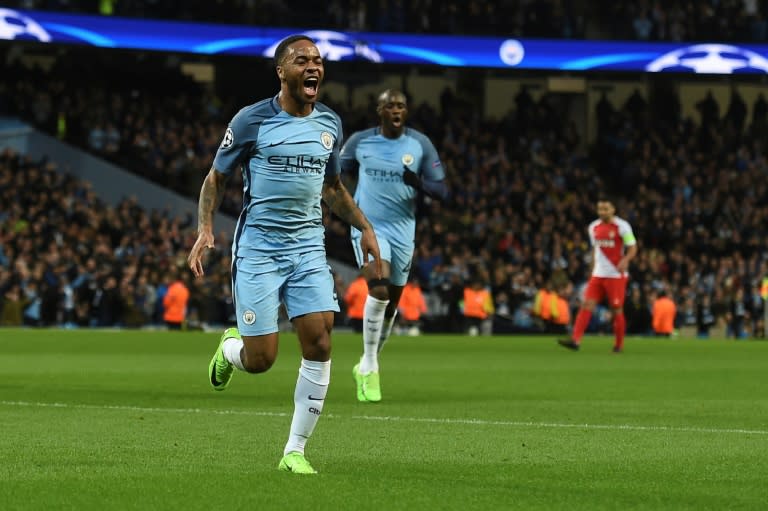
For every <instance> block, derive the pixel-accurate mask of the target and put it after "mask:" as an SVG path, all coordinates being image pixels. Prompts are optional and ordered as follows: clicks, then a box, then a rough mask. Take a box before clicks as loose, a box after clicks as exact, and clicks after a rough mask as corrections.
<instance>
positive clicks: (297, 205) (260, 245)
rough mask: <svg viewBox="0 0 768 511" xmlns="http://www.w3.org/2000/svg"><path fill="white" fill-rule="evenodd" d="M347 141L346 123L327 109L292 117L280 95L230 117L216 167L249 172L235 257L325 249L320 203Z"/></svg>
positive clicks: (245, 175) (322, 107)
mask: <svg viewBox="0 0 768 511" xmlns="http://www.w3.org/2000/svg"><path fill="white" fill-rule="evenodd" d="M341 141H342V129H341V119H339V116H338V115H337V114H336V112H334V111H333V110H331V109H330V108H328V107H327V106H325V105H323V104H322V103H315V108H314V109H313V111H312V113H311V114H309V115H308V116H306V117H294V116H292V115H290V114H287V113H286V112H284V111H283V110H282V108H281V107H280V103H279V102H278V100H277V96H275V97H274V98H271V99H265V100H263V101H260V102H258V103H255V104H253V105H250V106H247V107H245V108H243V109H242V110H240V111H239V112H238V113H237V114H236V115H235V116H234V117H233V118H232V121H231V122H230V124H229V127H228V128H227V131H226V133H225V135H224V140H223V141H222V143H221V145H220V146H219V150H218V151H217V152H216V158H215V159H214V160H213V167H214V169H216V171H217V172H220V173H222V174H230V173H232V172H233V171H235V170H236V169H239V170H241V172H242V174H243V210H242V212H241V213H240V217H239V218H238V221H237V228H236V230H235V236H234V241H233V247H232V253H233V254H234V255H236V256H239V257H246V256H248V255H264V254H270V253H281V254H296V253H303V252H308V251H311V250H318V249H321V250H324V249H325V242H324V240H325V231H324V227H323V221H322V220H323V219H322V208H321V205H320V201H321V195H322V188H323V181H324V180H325V176H326V175H338V174H339V172H340V170H341V169H340V161H339V147H341Z"/></svg>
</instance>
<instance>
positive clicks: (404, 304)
mask: <svg viewBox="0 0 768 511" xmlns="http://www.w3.org/2000/svg"><path fill="white" fill-rule="evenodd" d="M397 309H398V311H399V313H400V326H401V327H402V328H403V329H404V331H405V332H406V334H407V335H409V336H411V337H415V336H417V335H420V334H421V326H420V321H421V316H422V314H426V313H427V302H426V300H425V299H424V293H422V291H421V285H420V284H419V280H418V279H417V278H416V277H415V276H413V275H411V277H410V278H409V279H408V282H406V284H405V287H403V294H402V296H401V297H400V303H399V305H398V306H397Z"/></svg>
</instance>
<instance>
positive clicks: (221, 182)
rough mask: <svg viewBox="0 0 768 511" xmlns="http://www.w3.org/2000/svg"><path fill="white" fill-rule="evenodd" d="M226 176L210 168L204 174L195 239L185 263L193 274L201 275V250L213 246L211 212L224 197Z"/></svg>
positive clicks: (202, 272) (213, 211)
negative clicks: (205, 174)
mask: <svg viewBox="0 0 768 511" xmlns="http://www.w3.org/2000/svg"><path fill="white" fill-rule="evenodd" d="M227 179H228V176H226V175H224V174H222V173H220V172H216V170H215V169H213V168H212V169H211V170H210V171H209V172H208V175H207V176H205V181H203V187H202V188H201V189H200V200H199V202H198V205H197V240H196V241H195V244H194V246H193V247H192V250H191V251H190V252H189V256H188V257H187V264H189V268H190V269H191V270H192V273H194V274H195V277H202V276H203V274H204V271H203V252H204V251H205V250H206V249H209V248H213V242H214V236H213V214H214V213H215V212H216V210H217V209H219V205H221V201H222V199H223V198H224V190H225V189H226V185H227Z"/></svg>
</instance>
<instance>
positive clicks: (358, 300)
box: [344, 273, 368, 333]
mask: <svg viewBox="0 0 768 511" xmlns="http://www.w3.org/2000/svg"><path fill="white" fill-rule="evenodd" d="M367 297H368V283H367V282H366V280H365V277H364V276H363V274H362V273H360V274H358V275H357V277H355V280H353V281H352V282H350V283H349V286H347V289H346V291H345V292H344V303H345V304H346V305H347V318H348V319H349V324H350V326H352V329H353V330H354V331H355V332H356V333H360V332H362V331H363V309H364V307H365V300H366V298H367Z"/></svg>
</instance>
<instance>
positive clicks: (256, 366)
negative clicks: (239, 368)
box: [243, 353, 275, 374]
mask: <svg viewBox="0 0 768 511" xmlns="http://www.w3.org/2000/svg"><path fill="white" fill-rule="evenodd" d="M274 363H275V356H274V355H270V354H268V353H250V354H249V353H245V356H244V357H243V367H244V368H245V371H246V372H249V373H254V374H256V373H264V372H266V371H268V370H269V368H270V367H272V364H274Z"/></svg>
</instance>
